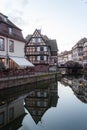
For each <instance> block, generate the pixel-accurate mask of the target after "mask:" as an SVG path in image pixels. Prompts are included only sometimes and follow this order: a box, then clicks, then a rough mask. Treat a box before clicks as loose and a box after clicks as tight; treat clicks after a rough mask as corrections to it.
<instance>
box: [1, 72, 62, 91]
mask: <svg viewBox="0 0 87 130" xmlns="http://www.w3.org/2000/svg"><path fill="white" fill-rule="evenodd" d="M58 77H60V74H59V73H57V72H52V73H36V74H32V75H23V76H14V77H9V76H7V77H5V78H0V89H6V88H11V87H15V86H20V85H24V84H31V83H37V82H39V81H45V80H51V79H55V80H57V78H58Z"/></svg>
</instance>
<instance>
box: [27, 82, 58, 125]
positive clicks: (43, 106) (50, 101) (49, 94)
mask: <svg viewBox="0 0 87 130" xmlns="http://www.w3.org/2000/svg"><path fill="white" fill-rule="evenodd" d="M57 92H58V91H57V83H53V84H51V85H49V87H48V86H44V87H43V88H41V87H39V88H38V87H37V88H36V89H35V90H34V91H32V92H31V93H30V94H29V96H28V97H26V98H25V107H26V108H27V110H28V111H29V113H30V114H31V116H32V118H33V120H34V121H35V123H36V124H37V123H38V122H39V121H41V118H42V116H43V115H44V113H45V112H46V111H47V110H48V109H49V108H50V107H56V105H57V100H58V94H57Z"/></svg>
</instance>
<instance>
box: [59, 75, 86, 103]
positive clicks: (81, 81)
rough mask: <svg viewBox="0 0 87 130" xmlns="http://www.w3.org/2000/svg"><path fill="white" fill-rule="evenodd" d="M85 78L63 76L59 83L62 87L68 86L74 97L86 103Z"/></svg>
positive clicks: (80, 76)
mask: <svg viewBox="0 0 87 130" xmlns="http://www.w3.org/2000/svg"><path fill="white" fill-rule="evenodd" d="M86 78H87V76H86V75H79V76H70V75H67V76H64V77H63V78H61V83H62V84H64V86H70V87H71V88H72V90H73V92H74V94H75V96H76V97H77V98H78V99H79V100H80V101H82V102H84V103H87V79H86Z"/></svg>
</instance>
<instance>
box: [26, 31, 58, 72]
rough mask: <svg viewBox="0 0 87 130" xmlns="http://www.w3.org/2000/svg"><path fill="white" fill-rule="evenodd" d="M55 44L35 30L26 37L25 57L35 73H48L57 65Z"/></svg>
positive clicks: (54, 41)
mask: <svg viewBox="0 0 87 130" xmlns="http://www.w3.org/2000/svg"><path fill="white" fill-rule="evenodd" d="M57 51H58V48H57V43H56V40H51V39H49V38H48V37H47V36H45V35H42V34H41V30H38V29H36V30H35V31H34V33H33V34H32V35H28V36H27V37H26V45H25V55H26V57H27V59H28V60H29V61H30V62H32V63H33V64H34V65H35V71H40V72H48V70H49V69H50V68H52V67H54V68H55V66H56V65H57Z"/></svg>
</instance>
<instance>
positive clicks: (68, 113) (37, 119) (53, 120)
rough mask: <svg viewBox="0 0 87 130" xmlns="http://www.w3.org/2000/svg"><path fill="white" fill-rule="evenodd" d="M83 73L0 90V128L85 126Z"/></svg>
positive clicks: (86, 129)
mask: <svg viewBox="0 0 87 130" xmlns="http://www.w3.org/2000/svg"><path fill="white" fill-rule="evenodd" d="M86 77H87V76H84V75H82V76H77V77H75V76H65V77H62V78H61V79H60V80H58V81H54V80H53V81H52V80H50V81H47V82H44V83H43V82H40V83H37V84H33V85H26V86H21V87H17V88H15V89H14V88H12V89H8V90H4V91H0V130H87V79H86ZM3 95H4V96H3Z"/></svg>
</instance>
